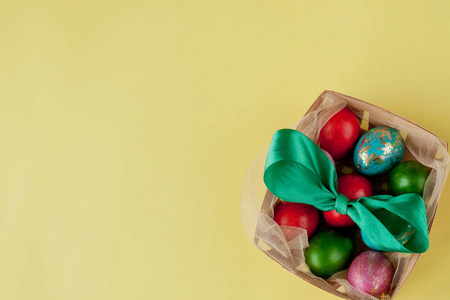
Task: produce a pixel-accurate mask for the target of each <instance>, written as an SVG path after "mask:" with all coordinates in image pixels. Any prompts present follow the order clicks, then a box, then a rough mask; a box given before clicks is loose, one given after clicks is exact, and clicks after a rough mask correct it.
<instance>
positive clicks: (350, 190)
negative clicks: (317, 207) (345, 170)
mask: <svg viewBox="0 0 450 300" xmlns="http://www.w3.org/2000/svg"><path fill="white" fill-rule="evenodd" d="M337 190H338V193H341V194H343V195H344V196H346V197H347V198H348V200H349V201H355V200H358V199H359V198H361V197H370V196H372V186H371V185H370V182H369V181H368V180H367V179H366V178H364V177H363V176H361V175H356V174H349V175H342V176H340V177H339V178H338V184H337ZM323 216H324V218H325V221H326V222H327V223H328V224H330V225H331V226H334V227H347V226H352V225H355V222H353V220H352V219H351V218H350V216H348V215H343V214H340V213H338V212H337V211H336V210H330V211H324V212H323Z"/></svg>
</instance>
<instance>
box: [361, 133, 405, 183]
mask: <svg viewBox="0 0 450 300" xmlns="http://www.w3.org/2000/svg"><path fill="white" fill-rule="evenodd" d="M404 152H405V142H403V138H402V136H401V135H400V132H398V131H397V130H395V129H393V128H390V127H386V126H382V127H375V128H372V129H370V130H369V131H367V132H366V133H365V134H364V135H363V136H362V137H361V138H360V139H359V141H358V143H357V144H356V148H355V152H354V154H353V163H354V164H355V167H356V168H357V169H358V170H359V171H360V172H361V173H363V174H365V175H378V174H382V173H385V172H386V171H388V170H390V169H392V168H393V167H394V166H395V165H396V164H398V163H399V162H400V161H401V160H402V157H403V153H404Z"/></svg>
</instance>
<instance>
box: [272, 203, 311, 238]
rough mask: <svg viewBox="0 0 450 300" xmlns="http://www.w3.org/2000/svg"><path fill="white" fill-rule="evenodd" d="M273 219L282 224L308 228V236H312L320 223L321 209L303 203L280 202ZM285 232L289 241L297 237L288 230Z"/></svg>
mask: <svg viewBox="0 0 450 300" xmlns="http://www.w3.org/2000/svg"><path fill="white" fill-rule="evenodd" d="M273 219H274V220H275V222H277V223H278V225H280V226H292V227H300V228H303V229H306V232H307V234H308V237H310V236H311V235H312V234H313V233H314V231H315V230H316V228H317V225H318V224H319V210H318V209H317V208H315V207H314V206H311V205H307V204H303V203H292V202H280V203H279V204H278V205H277V206H276V207H275V213H274V217H273ZM283 232H284V234H285V236H286V239H287V240H288V241H290V240H292V239H293V238H294V237H295V236H293V235H292V234H291V233H289V231H288V230H286V231H283Z"/></svg>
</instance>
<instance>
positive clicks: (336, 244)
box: [305, 230, 353, 278]
mask: <svg viewBox="0 0 450 300" xmlns="http://www.w3.org/2000/svg"><path fill="white" fill-rule="evenodd" d="M352 254H353V242H352V240H351V239H350V238H348V237H346V236H344V235H342V234H340V233H338V232H337V231H335V230H326V231H322V232H320V233H318V234H316V235H315V236H314V237H313V238H312V239H311V241H310V242H309V247H308V248H306V250H305V260H306V264H307V265H308V266H309V268H310V270H311V272H312V273H313V274H314V275H316V276H318V277H322V278H329V277H331V276H332V275H333V274H334V273H336V272H339V271H342V270H344V269H345V268H347V267H348V265H349V263H350V259H351V256H352Z"/></svg>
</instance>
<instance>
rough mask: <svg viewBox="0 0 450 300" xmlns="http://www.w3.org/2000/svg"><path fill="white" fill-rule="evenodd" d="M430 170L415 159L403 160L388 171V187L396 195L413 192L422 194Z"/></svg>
mask: <svg viewBox="0 0 450 300" xmlns="http://www.w3.org/2000/svg"><path fill="white" fill-rule="evenodd" d="M428 175H430V170H429V169H428V168H427V167H425V166H424V165H422V164H421V163H419V162H417V161H404V162H402V163H400V164H398V165H397V166H396V167H395V168H394V169H392V171H391V172H390V173H389V180H388V187H389V190H390V191H391V192H392V193H394V194H395V195H396V196H398V195H403V194H408V193H415V194H419V195H420V196H423V189H424V187H425V182H426V181H427V178H428Z"/></svg>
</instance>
